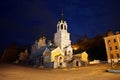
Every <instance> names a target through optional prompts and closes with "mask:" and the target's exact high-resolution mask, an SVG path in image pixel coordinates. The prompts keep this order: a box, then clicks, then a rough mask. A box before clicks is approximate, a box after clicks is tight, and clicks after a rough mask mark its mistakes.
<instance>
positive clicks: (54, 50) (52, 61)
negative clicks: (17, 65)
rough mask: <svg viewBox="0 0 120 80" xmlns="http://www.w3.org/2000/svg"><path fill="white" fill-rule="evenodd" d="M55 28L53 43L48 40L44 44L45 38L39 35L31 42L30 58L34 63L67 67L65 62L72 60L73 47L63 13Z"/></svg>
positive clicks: (53, 66) (52, 66)
mask: <svg viewBox="0 0 120 80" xmlns="http://www.w3.org/2000/svg"><path fill="white" fill-rule="evenodd" d="M56 29H57V32H56V33H55V34H54V43H51V42H48V44H46V38H45V37H41V38H40V39H39V40H37V41H35V44H33V46H32V49H31V55H30V59H31V60H32V62H33V64H34V65H37V66H44V67H50V68H59V67H67V63H68V62H69V61H71V60H72V55H73V49H72V47H71V40H70V33H69V32H68V25H67V22H66V21H65V20H64V16H63V13H62V14H61V19H60V20H59V21H58V23H57V27H56Z"/></svg>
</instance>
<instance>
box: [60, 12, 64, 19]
mask: <svg viewBox="0 0 120 80" xmlns="http://www.w3.org/2000/svg"><path fill="white" fill-rule="evenodd" d="M61 20H64V14H63V11H62V12H61Z"/></svg>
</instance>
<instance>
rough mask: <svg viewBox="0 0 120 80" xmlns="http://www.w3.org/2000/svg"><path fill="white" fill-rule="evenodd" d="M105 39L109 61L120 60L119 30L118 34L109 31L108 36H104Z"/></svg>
mask: <svg viewBox="0 0 120 80" xmlns="http://www.w3.org/2000/svg"><path fill="white" fill-rule="evenodd" d="M104 41H105V46H106V53H107V60H108V63H111V62H118V61H120V34H119V32H116V34H113V33H112V32H109V33H108V36H107V37H104Z"/></svg>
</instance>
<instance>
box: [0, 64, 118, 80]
mask: <svg viewBox="0 0 120 80" xmlns="http://www.w3.org/2000/svg"><path fill="white" fill-rule="evenodd" d="M108 68H109V64H97V65H90V66H86V67H79V68H67V69H66V68H65V69H44V70H40V69H38V68H33V67H26V66H20V65H13V64H0V80H120V74H116V73H108V72H106V71H105V70H106V69H108Z"/></svg>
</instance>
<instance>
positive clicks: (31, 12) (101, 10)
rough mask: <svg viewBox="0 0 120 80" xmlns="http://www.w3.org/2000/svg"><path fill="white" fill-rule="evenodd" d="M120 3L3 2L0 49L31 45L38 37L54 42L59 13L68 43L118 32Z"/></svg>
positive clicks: (84, 0)
mask: <svg viewBox="0 0 120 80" xmlns="http://www.w3.org/2000/svg"><path fill="white" fill-rule="evenodd" d="M119 4H120V1H119V0H2V1H0V36H1V39H0V44H1V45H0V49H1V50H3V49H4V48H5V47H6V46H7V45H9V44H11V43H12V42H17V43H19V44H31V45H32V44H33V43H34V41H35V40H36V39H37V38H38V37H40V36H41V35H43V34H44V35H45V36H46V37H47V39H53V37H54V33H55V32H56V25H57V22H58V20H59V19H60V14H61V11H63V12H64V18H65V20H66V21H67V23H68V31H69V32H70V33H71V40H72V42H74V41H75V40H76V39H78V38H81V36H83V35H85V34H86V35H87V36H88V37H94V36H96V35H98V34H101V33H105V32H106V31H107V30H108V29H111V30H113V31H120V28H119V26H120V5H119Z"/></svg>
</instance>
